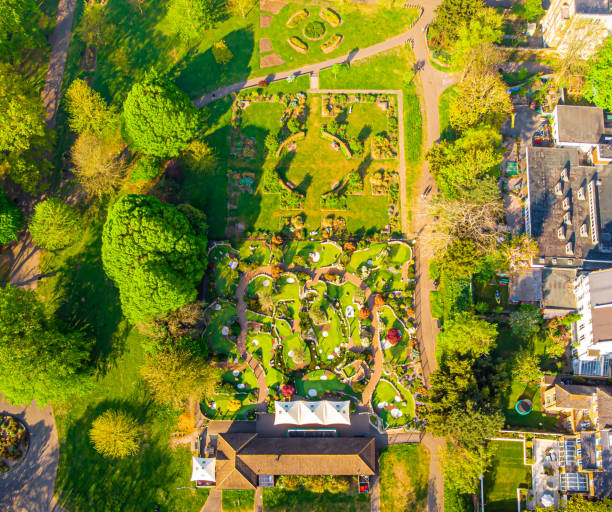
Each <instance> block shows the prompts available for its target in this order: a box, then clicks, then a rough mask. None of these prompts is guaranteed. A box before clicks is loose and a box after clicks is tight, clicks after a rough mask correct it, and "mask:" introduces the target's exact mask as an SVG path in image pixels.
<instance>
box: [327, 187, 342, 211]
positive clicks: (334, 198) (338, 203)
mask: <svg viewBox="0 0 612 512" xmlns="http://www.w3.org/2000/svg"><path fill="white" fill-rule="evenodd" d="M321 208H322V209H324V210H346V209H347V201H346V195H345V193H344V191H342V192H330V193H328V194H325V195H324V196H321Z"/></svg>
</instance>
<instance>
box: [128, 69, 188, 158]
mask: <svg viewBox="0 0 612 512" xmlns="http://www.w3.org/2000/svg"><path fill="white" fill-rule="evenodd" d="M123 125H124V129H125V134H126V136H127V140H128V141H129V142H130V143H131V144H132V145H133V147H134V148H135V149H136V150H138V151H140V152H141V153H144V154H147V155H152V156H157V157H160V158H166V157H176V156H178V155H179V153H180V152H181V151H182V150H183V149H185V148H186V147H187V146H188V145H189V143H190V142H191V141H192V140H193V139H195V138H196V137H197V135H198V133H199V130H200V115H199V112H198V110H197V109H196V107H195V106H194V105H193V103H191V101H190V100H189V98H188V97H187V95H186V94H185V93H184V92H182V91H180V90H179V89H178V88H177V87H176V86H175V85H174V84H172V83H170V82H169V81H168V80H166V79H165V78H162V77H160V76H158V75H157V74H153V73H152V74H150V75H148V76H147V78H145V80H144V81H142V82H139V83H137V84H135V85H134V86H133V87H132V90H131V91H130V92H129V94H128V96H127V98H126V100H125V103H124V104H123Z"/></svg>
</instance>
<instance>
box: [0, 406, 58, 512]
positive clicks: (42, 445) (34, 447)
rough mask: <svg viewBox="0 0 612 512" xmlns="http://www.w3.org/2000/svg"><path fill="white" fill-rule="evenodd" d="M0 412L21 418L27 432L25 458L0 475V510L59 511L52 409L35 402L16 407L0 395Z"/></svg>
mask: <svg viewBox="0 0 612 512" xmlns="http://www.w3.org/2000/svg"><path fill="white" fill-rule="evenodd" d="M0 413H9V414H12V415H14V416H16V417H18V418H19V419H20V420H22V421H23V422H24V423H25V424H26V426H27V428H28V432H29V433H30V448H29V450H28V453H27V455H26V457H25V459H24V460H23V461H22V462H21V463H20V464H19V465H18V466H17V467H16V468H14V469H13V470H11V471H9V472H8V473H5V474H3V475H0V510H2V511H3V512H50V511H52V512H61V511H62V510H63V509H62V508H61V507H59V506H58V505H56V504H55V500H54V498H53V490H54V486H55V473H56V472H57V458H58V451H59V448H58V442H57V431H56V430H55V421H54V418H53V411H52V410H51V408H50V407H45V408H42V409H39V408H38V406H37V405H36V403H35V402H32V404H30V405H29V406H27V407H26V406H20V407H15V406H12V405H10V404H9V403H8V402H6V401H4V400H3V399H2V395H0Z"/></svg>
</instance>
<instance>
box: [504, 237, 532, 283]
mask: <svg viewBox="0 0 612 512" xmlns="http://www.w3.org/2000/svg"><path fill="white" fill-rule="evenodd" d="M538 252H540V248H539V246H538V242H537V241H536V240H535V239H534V238H532V237H531V236H530V235H528V234H526V233H523V234H522V235H519V236H517V237H514V238H513V239H512V240H510V242H508V243H507V244H506V245H505V246H504V248H503V254H504V258H505V260H506V264H507V265H508V269H509V270H510V272H511V273H512V274H517V273H520V272H524V271H527V270H529V269H530V268H531V262H532V261H533V259H534V258H535V257H536V256H537V255H538Z"/></svg>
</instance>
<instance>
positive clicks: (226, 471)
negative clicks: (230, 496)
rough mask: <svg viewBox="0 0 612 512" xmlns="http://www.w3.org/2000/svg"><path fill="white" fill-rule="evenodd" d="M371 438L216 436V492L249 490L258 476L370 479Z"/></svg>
mask: <svg viewBox="0 0 612 512" xmlns="http://www.w3.org/2000/svg"><path fill="white" fill-rule="evenodd" d="M375 469H376V452H375V442H374V439H373V438H359V437H351V438H349V437H340V438H270V437H259V436H257V434H220V435H219V438H218V444H217V468H216V480H217V488H220V489H253V488H255V487H256V486H257V477H258V476H259V475H373V474H374V473H375Z"/></svg>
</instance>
